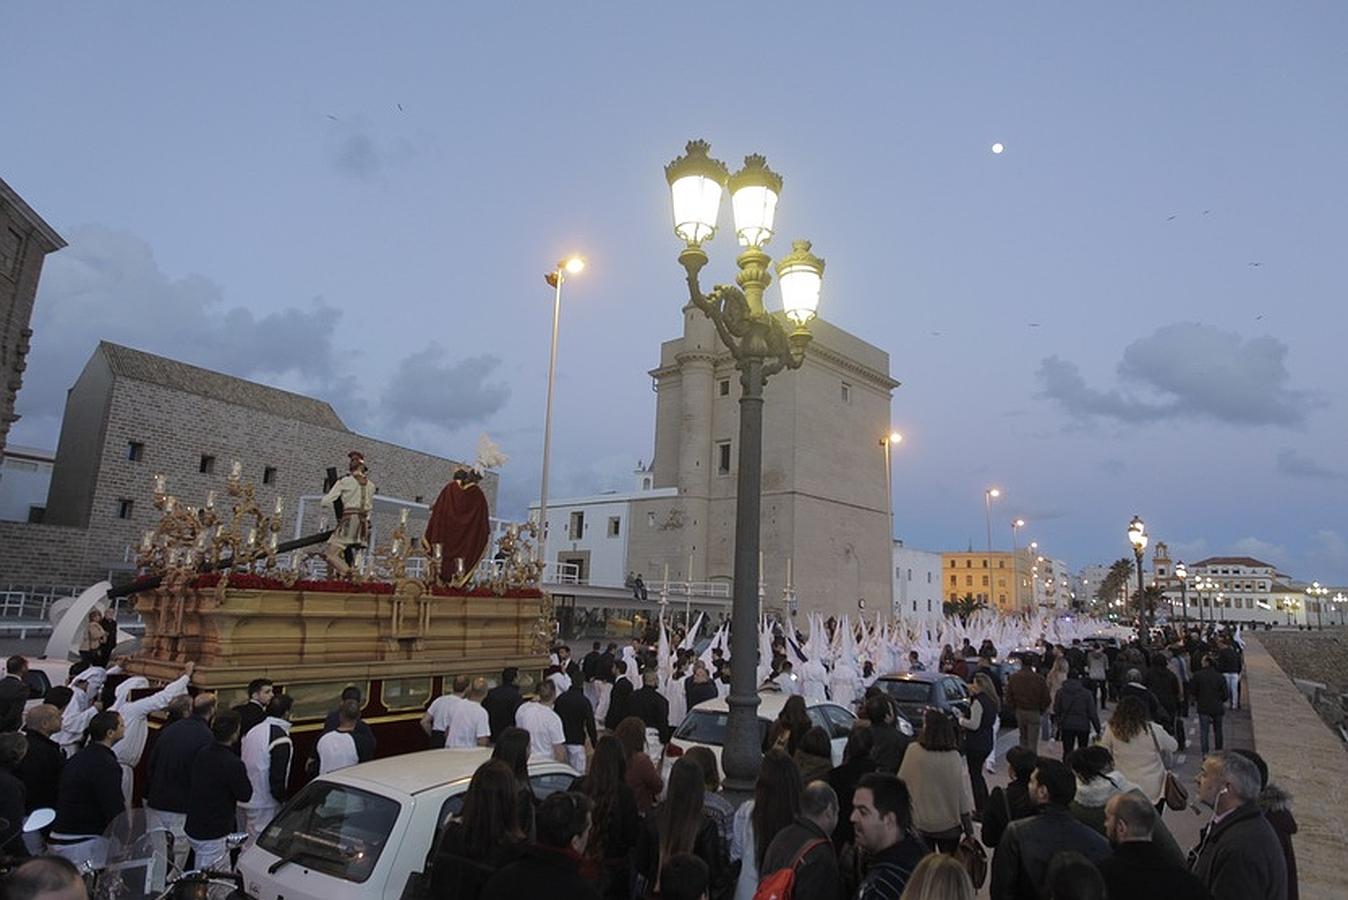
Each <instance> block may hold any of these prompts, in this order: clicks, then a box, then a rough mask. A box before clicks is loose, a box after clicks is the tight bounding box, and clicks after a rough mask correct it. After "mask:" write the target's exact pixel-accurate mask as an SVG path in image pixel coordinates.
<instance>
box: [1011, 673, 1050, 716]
mask: <svg viewBox="0 0 1348 900" xmlns="http://www.w3.org/2000/svg"><path fill="white" fill-rule="evenodd" d="M1048 701H1049V692H1048V682H1047V681H1046V680H1045V679H1044V676H1043V675H1040V674H1039V673H1038V672H1036V671H1034V670H1033V669H1030V668H1028V667H1026V668H1023V669H1021V670H1020V671H1019V672H1016V673H1015V674H1014V675H1012V676H1011V677H1010V678H1008V679H1006V704H1007V706H1010V707H1011V708H1012V709H1033V710H1035V711H1037V712H1043V711H1044V710H1046V709H1048Z"/></svg>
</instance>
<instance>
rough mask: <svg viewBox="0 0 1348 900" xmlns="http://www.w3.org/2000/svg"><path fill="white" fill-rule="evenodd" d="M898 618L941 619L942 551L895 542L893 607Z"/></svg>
mask: <svg viewBox="0 0 1348 900" xmlns="http://www.w3.org/2000/svg"><path fill="white" fill-rule="evenodd" d="M892 614H893V616H894V619H895V620H896V621H901V622H912V623H921V622H927V621H930V620H933V619H939V618H941V616H942V615H943V613H942V600H941V554H940V553H933V552H931V551H929V550H914V549H912V548H910V547H905V546H904V545H903V541H899V540H896V541H895V542H894V609H893V610H892Z"/></svg>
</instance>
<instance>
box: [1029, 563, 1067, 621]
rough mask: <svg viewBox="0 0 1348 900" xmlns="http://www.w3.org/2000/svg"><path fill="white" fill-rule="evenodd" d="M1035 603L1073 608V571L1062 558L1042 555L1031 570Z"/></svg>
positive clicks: (1057, 607)
mask: <svg viewBox="0 0 1348 900" xmlns="http://www.w3.org/2000/svg"><path fill="white" fill-rule="evenodd" d="M1031 574H1032V576H1033V581H1034V605H1035V606H1038V607H1041V608H1043V607H1047V608H1051V609H1071V608H1072V572H1071V570H1070V569H1069V568H1068V567H1067V563H1066V562H1064V561H1063V560H1061V559H1052V558H1050V557H1047V556H1040V557H1038V558H1037V559H1036V560H1035V564H1034V568H1033V569H1032V572H1031Z"/></svg>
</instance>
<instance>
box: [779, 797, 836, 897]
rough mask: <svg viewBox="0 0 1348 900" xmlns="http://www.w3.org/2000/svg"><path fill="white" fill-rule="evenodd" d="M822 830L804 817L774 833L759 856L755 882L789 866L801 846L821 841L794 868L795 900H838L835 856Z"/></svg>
mask: <svg viewBox="0 0 1348 900" xmlns="http://www.w3.org/2000/svg"><path fill="white" fill-rule="evenodd" d="M828 837H829V836H828V835H826V834H824V830H823V829H822V828H820V827H819V826H818V825H816V824H815V823H814V822H813V821H811V820H810V819H807V818H806V817H805V816H797V817H796V821H795V822H793V823H792V824H790V825H788V826H786V827H785V828H783V829H782V830H781V831H779V832H777V836H776V837H775V838H773V839H772V843H770V844H768V849H767V850H766V851H765V852H764V853H763V864H762V865H760V866H759V867H758V876H759V879H760V880H761V879H763V878H767V877H768V876H769V875H771V874H772V873H773V872H776V871H777V870H778V869H785V868H787V867H788V866H790V865H791V863H792V861H793V860H795V858H796V854H798V853H799V852H800V851H801V850H802V849H804V848H805V845H806V844H808V843H809V842H810V841H816V840H822V841H823V843H822V844H819V845H817V846H816V847H815V848H814V849H813V850H811V851H810V852H809V853H806V854H805V856H804V857H802V858H801V860H800V864H799V865H798V866H796V887H795V896H797V897H802V898H803V897H809V898H810V900H816V898H817V900H839V898H840V897H841V896H842V873H841V872H839V870H838V855H837V853H835V852H834V850H833V845H832V844H831V843H829V840H828Z"/></svg>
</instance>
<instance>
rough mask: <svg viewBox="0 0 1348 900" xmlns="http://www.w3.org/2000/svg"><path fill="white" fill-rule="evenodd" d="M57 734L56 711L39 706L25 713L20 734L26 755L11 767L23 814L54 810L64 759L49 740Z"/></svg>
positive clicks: (43, 704)
mask: <svg viewBox="0 0 1348 900" xmlns="http://www.w3.org/2000/svg"><path fill="white" fill-rule="evenodd" d="M60 730H61V712H60V710H58V709H57V708H56V707H54V706H52V705H51V704H49V703H42V704H39V705H38V706H34V707H33V708H32V709H30V710H28V721H27V724H26V725H25V726H24V729H23V732H22V734H23V735H24V737H26V738H27V739H28V752H27V753H25V754H24V755H23V759H21V760H19V764H18V765H17V766H15V767H14V774H15V775H17V776H18V777H19V780H20V781H22V782H23V785H24V789H25V797H26V800H25V806H24V812H26V813H30V812H32V811H33V810H35V809H43V808H51V809H55V808H56V787H57V785H58V784H60V783H61V770H62V769H63V768H64V767H65V763H66V755H65V754H64V753H62V752H61V745H60V744H58V743H56V741H54V740H52V739H51V736H52V735H53V734H56V732H58V731H60Z"/></svg>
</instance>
